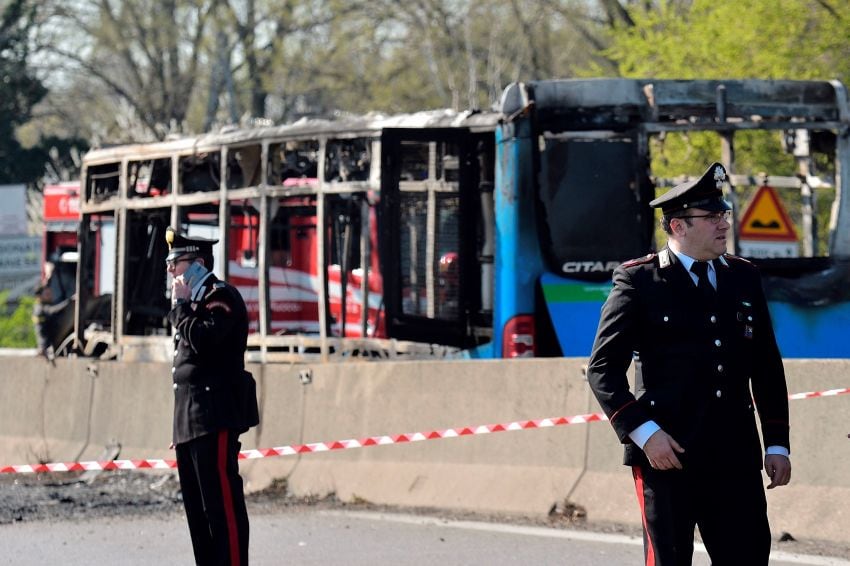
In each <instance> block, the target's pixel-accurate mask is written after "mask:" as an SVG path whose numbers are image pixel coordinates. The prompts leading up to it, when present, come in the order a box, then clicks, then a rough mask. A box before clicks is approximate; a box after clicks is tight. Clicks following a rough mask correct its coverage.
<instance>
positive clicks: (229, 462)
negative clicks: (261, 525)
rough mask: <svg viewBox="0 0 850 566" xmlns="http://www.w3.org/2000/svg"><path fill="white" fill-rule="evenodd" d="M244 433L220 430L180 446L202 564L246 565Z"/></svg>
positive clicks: (186, 494)
mask: <svg viewBox="0 0 850 566" xmlns="http://www.w3.org/2000/svg"><path fill="white" fill-rule="evenodd" d="M241 446H242V445H241V444H240V443H239V435H238V434H236V433H235V432H233V431H230V430H221V431H218V432H216V433H213V434H207V435H204V436H201V437H200V438H196V439H194V440H190V441H189V442H184V443H181V444H178V445H177V446H176V451H177V472H178V475H179V476H180V489H181V491H182V493H183V507H184V508H185V509H186V518H187V519H188V522H189V534H190V535H191V537H192V548H193V550H194V552H195V563H196V564H197V565H198V566H213V565H215V566H218V565H229V566H247V564H248V512H247V510H246V509H245V494H244V492H243V490H242V478H241V477H240V476H239V465H238V455H239V449H240V448H241Z"/></svg>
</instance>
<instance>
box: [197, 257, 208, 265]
mask: <svg viewBox="0 0 850 566" xmlns="http://www.w3.org/2000/svg"><path fill="white" fill-rule="evenodd" d="M195 261H196V262H197V263H200V264H201V265H203V266H204V267H206V266H207V262H205V261H204V258H202V257H200V256H198V257H196V258H195Z"/></svg>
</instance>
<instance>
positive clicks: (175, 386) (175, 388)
mask: <svg viewBox="0 0 850 566" xmlns="http://www.w3.org/2000/svg"><path fill="white" fill-rule="evenodd" d="M172 387H174V390H175V391H177V384H176V383H175V384H174V385H173V386H172Z"/></svg>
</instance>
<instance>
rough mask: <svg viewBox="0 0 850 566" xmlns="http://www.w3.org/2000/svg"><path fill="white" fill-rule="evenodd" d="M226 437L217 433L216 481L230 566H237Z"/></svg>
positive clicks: (237, 539) (237, 551) (237, 545)
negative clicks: (223, 518) (228, 543)
mask: <svg viewBox="0 0 850 566" xmlns="http://www.w3.org/2000/svg"><path fill="white" fill-rule="evenodd" d="M227 435H228V431H226V430H222V431H220V432H219V433H218V480H219V481H220V482H221V498H222V500H223V502H224V516H225V518H226V519H227V538H228V539H229V541H230V564H231V565H232V566H239V531H238V529H237V528H236V513H235V512H234V510H233V494H232V492H231V490H230V479H229V477H228V475H227Z"/></svg>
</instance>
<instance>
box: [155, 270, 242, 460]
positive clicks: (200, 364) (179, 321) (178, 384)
mask: <svg viewBox="0 0 850 566" xmlns="http://www.w3.org/2000/svg"><path fill="white" fill-rule="evenodd" d="M198 296H199V297H200V298H199V299H198V300H197V301H194V302H189V301H187V302H183V303H179V304H177V305H176V306H175V307H174V308H173V309H171V312H169V313H168V320H169V321H170V322H171V324H172V326H173V327H174V365H173V367H172V369H171V372H172V377H173V380H174V432H173V441H174V443H175V444H180V443H182V442H187V441H189V440H192V439H194V438H197V437H199V436H203V435H205V434H209V433H212V432H216V431H218V430H221V429H231V430H234V431H236V432H239V433H241V432H244V431H246V430H248V428H250V427H252V426H254V425H256V424H257V423H258V422H259V418H258V412H257V398H256V384H255V383H254V379H253V377H252V376H251V374H250V373H248V372H247V371H245V348H246V346H247V340H248V313H247V310H246V308H245V302H244V301H243V300H242V297H241V295H240V294H239V292H238V291H237V290H236V289H235V288H234V287H233V286H231V285H229V284H227V283H225V282H224V281H220V280H218V279H217V278H216V277H215V275H212V274H211V275H210V276H209V277H208V278H207V279H206V281H204V283H203V290H202V291H201V293H199V294H198Z"/></svg>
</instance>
